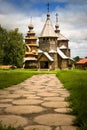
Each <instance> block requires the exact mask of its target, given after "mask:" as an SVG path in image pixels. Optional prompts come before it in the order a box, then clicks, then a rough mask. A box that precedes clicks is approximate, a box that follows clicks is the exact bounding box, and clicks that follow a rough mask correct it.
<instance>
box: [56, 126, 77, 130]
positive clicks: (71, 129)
mask: <svg viewBox="0 0 87 130" xmlns="http://www.w3.org/2000/svg"><path fill="white" fill-rule="evenodd" d="M55 130H60V129H59V127H57V128H56V129H55ZM61 130H77V127H75V126H61Z"/></svg>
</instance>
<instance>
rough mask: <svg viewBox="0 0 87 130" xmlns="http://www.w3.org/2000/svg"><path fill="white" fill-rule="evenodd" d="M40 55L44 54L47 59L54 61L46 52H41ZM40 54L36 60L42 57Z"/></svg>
mask: <svg viewBox="0 0 87 130" xmlns="http://www.w3.org/2000/svg"><path fill="white" fill-rule="evenodd" d="M42 55H45V56H46V57H47V59H48V60H49V61H51V62H52V61H54V60H53V58H52V57H51V56H50V55H49V54H48V53H47V52H43V53H42ZM42 55H41V56H40V57H39V58H38V60H39V59H40V58H41V57H42Z"/></svg>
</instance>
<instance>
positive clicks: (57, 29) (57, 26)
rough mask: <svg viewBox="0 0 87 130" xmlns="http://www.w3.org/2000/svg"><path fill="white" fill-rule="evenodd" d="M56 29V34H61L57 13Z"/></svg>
mask: <svg viewBox="0 0 87 130" xmlns="http://www.w3.org/2000/svg"><path fill="white" fill-rule="evenodd" d="M55 28H56V30H55V32H56V33H58V32H60V30H59V24H58V14H57V13H56V25H55Z"/></svg>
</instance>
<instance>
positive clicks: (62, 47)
mask: <svg viewBox="0 0 87 130" xmlns="http://www.w3.org/2000/svg"><path fill="white" fill-rule="evenodd" d="M66 48H67V47H66V46H65V45H62V46H61V47H59V49H66Z"/></svg>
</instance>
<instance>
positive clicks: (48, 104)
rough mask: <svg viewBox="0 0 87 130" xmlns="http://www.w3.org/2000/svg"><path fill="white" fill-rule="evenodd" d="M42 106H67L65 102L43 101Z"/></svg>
mask: <svg viewBox="0 0 87 130" xmlns="http://www.w3.org/2000/svg"><path fill="white" fill-rule="evenodd" d="M42 106H45V107H51V108H62V107H63V108H64V107H67V106H68V103H67V102H53V101H52V102H44V103H42Z"/></svg>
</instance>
